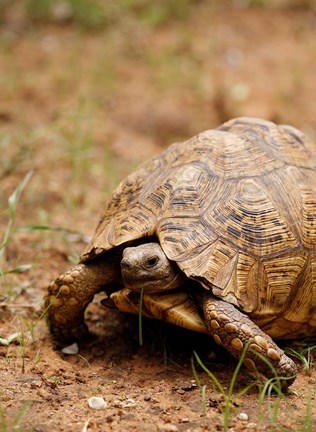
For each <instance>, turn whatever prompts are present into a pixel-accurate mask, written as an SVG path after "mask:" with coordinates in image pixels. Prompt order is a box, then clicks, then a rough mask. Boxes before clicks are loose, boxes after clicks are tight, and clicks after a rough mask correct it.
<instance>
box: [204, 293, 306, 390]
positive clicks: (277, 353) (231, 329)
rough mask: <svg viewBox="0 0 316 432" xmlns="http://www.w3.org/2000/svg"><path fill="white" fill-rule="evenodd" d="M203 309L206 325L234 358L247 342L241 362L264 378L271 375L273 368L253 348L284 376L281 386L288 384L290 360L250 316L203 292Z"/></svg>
mask: <svg viewBox="0 0 316 432" xmlns="http://www.w3.org/2000/svg"><path fill="white" fill-rule="evenodd" d="M203 312H204V318H205V323H206V326H207V328H208V330H209V332H210V333H211V334H212V336H213V337H214V340H215V342H216V343H218V344H220V345H222V346H223V347H224V348H225V349H226V350H227V351H228V352H229V353H230V354H232V355H233V356H234V357H235V358H237V359H238V358H240V356H241V355H242V353H243V350H244V348H245V347H247V346H248V349H247V352H246V355H245V359H244V364H245V365H246V366H247V367H248V368H249V369H252V370H257V371H258V372H259V373H262V374H263V375H264V376H266V377H267V378H272V377H274V373H273V370H271V368H270V367H269V366H268V365H267V364H266V363H265V362H264V361H263V360H262V359H260V358H259V356H258V355H256V352H258V353H260V355H261V356H263V357H264V358H266V360H267V361H268V362H269V363H270V364H272V366H273V367H274V368H275V370H276V373H277V376H280V377H284V378H286V381H285V383H284V387H288V386H289V385H291V384H292V383H293V382H294V380H295V378H296V374H297V368H296V365H295V363H294V362H293V360H291V359H290V358H289V357H287V356H286V354H285V353H284V351H282V350H281V349H280V348H279V347H278V346H277V345H276V344H275V343H274V342H273V340H272V339H271V338H270V336H268V335H267V334H265V333H264V332H263V331H262V330H261V329H260V328H259V327H258V326H257V325H256V324H255V323H254V322H253V321H251V320H250V318H249V317H248V316H247V315H245V314H243V313H241V312H240V311H239V310H238V309H237V308H236V307H235V306H234V305H232V304H230V303H227V302H225V301H223V300H220V299H218V298H215V297H214V296H212V295H211V294H210V293H205V294H204V298H203Z"/></svg>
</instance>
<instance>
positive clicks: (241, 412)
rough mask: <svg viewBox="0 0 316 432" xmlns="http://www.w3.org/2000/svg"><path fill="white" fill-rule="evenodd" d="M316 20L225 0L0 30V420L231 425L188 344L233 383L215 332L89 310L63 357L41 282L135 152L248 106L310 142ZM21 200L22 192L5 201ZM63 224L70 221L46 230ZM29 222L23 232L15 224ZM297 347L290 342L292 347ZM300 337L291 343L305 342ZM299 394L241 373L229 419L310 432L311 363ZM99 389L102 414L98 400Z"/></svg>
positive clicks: (68, 256)
mask: <svg viewBox="0 0 316 432" xmlns="http://www.w3.org/2000/svg"><path fill="white" fill-rule="evenodd" d="M315 36H316V17H315V14H314V13H313V12H312V11H310V10H306V9H304V8H298V9H295V8H294V9H277V8H260V7H258V8H256V7H254V8H250V9H248V8H241V7H235V8H233V7H225V6H222V7H219V6H216V5H215V4H213V3H212V6H211V5H210V4H209V3H208V2H196V4H195V6H194V7H193V8H192V9H191V10H190V14H189V16H188V17H186V18H181V19H179V18H177V19H174V20H168V21H166V22H165V23H163V24H162V25H157V26H154V25H150V24H148V23H146V22H143V21H142V22H140V21H138V19H137V17H135V15H133V14H126V16H124V17H123V18H122V21H121V22H119V23H117V25H112V26H109V27H107V28H105V29H104V30H98V31H96V32H88V33H85V32H83V31H81V30H80V29H79V30H78V29H77V28H76V27H75V26H73V25H71V24H67V25H59V24H47V25H39V26H32V25H28V24H27V23H25V21H24V20H23V17H22V18H21V16H19V14H17V15H15V14H13V15H12V16H10V17H9V18H8V19H7V21H5V23H3V24H2V27H1V29H0V50H1V55H0V76H1V82H2V84H3V88H2V89H1V92H2V97H1V98H0V127H1V140H0V149H1V150H2V156H1V160H0V178H1V191H0V200H1V211H0V226H1V231H2V232H3V233H5V231H6V229H7V227H8V226H9V223H10V222H9V220H10V212H9V206H8V202H7V200H8V197H9V196H10V194H12V192H13V191H14V190H15V188H16V187H17V186H18V185H19V184H21V181H22V179H23V178H24V177H25V175H26V174H27V173H28V172H30V171H32V176H31V178H30V180H29V182H28V184H27V185H26V186H25V188H24V191H23V193H22V195H21V197H20V200H19V203H18V205H17V207H16V209H15V208H11V216H12V215H13V214H14V216H15V220H14V223H13V227H14V230H12V231H11V233H10V234H11V235H10V238H9V241H8V243H7V245H6V247H5V249H4V252H3V253H2V256H1V266H2V268H3V270H4V271H5V272H8V271H10V270H12V269H16V268H17V267H19V266H21V265H28V266H30V267H29V269H28V270H26V269H25V268H24V271H23V272H20V273H12V274H10V273H9V274H6V275H4V276H3V277H2V279H1V292H0V294H1V297H0V306H1V308H0V323H1V334H0V336H1V337H3V338H8V336H9V335H12V334H14V333H16V332H20V334H21V335H22V338H21V337H20V341H13V342H12V343H10V344H9V345H8V346H5V345H0V370H1V379H2V383H1V390H0V396H1V411H0V424H1V431H13V430H24V431H36V432H46V431H75V432H77V431H78V432H79V431H85V430H86V431H94V432H98V431H123V430H128V431H166V432H168V431H170V432H173V431H188V432H189V431H192V432H193V431H196V432H198V431H199V432H200V431H204V430H210V431H216V430H218V431H221V430H223V421H224V414H223V409H224V408H225V400H224V398H223V396H221V395H220V393H219V391H218V389H216V388H215V387H214V384H212V381H211V380H210V379H209V378H208V377H207V375H206V374H205V373H204V372H203V371H202V370H201V369H199V368H198V369H197V371H198V375H199V378H200V380H201V384H202V385H204V384H205V385H206V398H205V400H206V412H205V413H204V412H203V403H202V398H201V394H200V390H199V388H198V386H197V384H196V381H195V379H194V375H193V372H192V365H191V358H192V353H193V351H194V350H196V352H198V353H199V355H200V356H201V358H202V360H203V362H204V363H205V364H206V365H207V366H208V367H209V368H210V369H211V370H212V372H213V373H215V375H216V377H217V378H218V379H219V381H220V382H221V383H222V386H223V388H224V389H225V391H226V392H227V391H228V387H229V384H230V381H231V378H232V374H233V371H234V368H235V366H236V363H235V361H234V360H233V359H231V358H230V357H229V356H228V355H227V353H225V352H223V351H221V350H220V349H219V348H218V346H216V345H215V344H214V342H213V341H212V340H210V338H208V337H206V336H200V335H196V334H192V333H191V332H189V331H185V330H181V329H177V328H174V327H172V326H168V325H165V324H162V323H158V322H153V321H150V320H144V322H143V329H144V335H143V337H144V343H143V345H142V346H140V344H139V339H138V318H137V317H133V316H126V315H124V314H122V313H119V312H116V311H108V310H106V309H104V308H103V307H102V306H100V305H99V303H98V301H97V300H96V301H95V303H93V304H92V305H91V306H90V307H89V311H88V314H87V319H88V322H89V325H90V327H91V330H92V331H93V332H94V333H95V335H96V337H95V339H94V340H92V341H90V342H89V343H85V344H83V343H82V344H80V346H79V348H80V350H79V354H77V355H66V354H63V353H62V352H61V351H60V349H57V348H56V347H55V346H54V344H53V343H52V340H51V338H50V335H49V332H48V329H47V327H46V324H45V321H44V320H41V321H40V322H37V318H38V317H39V316H40V314H41V305H42V299H43V296H44V295H45V292H46V286H47V285H48V284H49V282H50V281H51V280H52V279H54V278H55V277H56V276H57V275H58V274H60V273H61V272H63V271H64V270H65V269H67V268H69V267H70V266H71V261H72V260H74V259H76V257H77V256H78V254H80V252H81V250H82V249H83V247H84V246H85V240H86V238H85V236H88V237H89V236H91V235H92V234H93V230H94V227H95V225H96V223H97V221H98V218H99V216H100V213H101V211H102V207H103V203H104V202H105V199H106V196H107V195H108V194H109V192H110V191H111V190H112V189H113V187H114V186H115V185H116V184H117V183H118V181H119V180H120V179H122V178H123V177H124V176H125V175H126V174H127V173H129V172H131V171H132V170H133V169H134V168H135V167H136V166H137V165H138V164H139V163H140V162H142V161H144V160H146V159H148V158H149V157H151V156H153V155H155V154H158V153H159V152H160V151H161V150H162V149H163V148H165V147H166V146H167V145H168V144H170V143H171V142H173V141H175V140H179V139H184V138H188V137H190V136H191V135H193V134H195V133H197V132H199V131H201V130H203V129H207V128H212V127H215V126H217V125H218V124H220V123H221V122H223V121H225V120H227V119H229V118H231V117H236V116H240V115H251V116H258V117H264V118H266V119H270V120H273V121H276V122H280V123H290V124H293V125H295V126H296V127H299V128H301V129H302V130H304V131H305V132H306V133H308V134H309V135H310V136H312V137H314V138H315V137H316V129H315V116H316V105H315V97H314V95H315V94H316V80H315V76H316V62H315V52H316V37H315ZM11 204H12V203H11ZM38 225H41V226H47V227H64V228H66V229H67V230H69V232H70V231H71V232H75V233H76V235H70V234H69V232H59V231H54V230H52V229H50V230H36V229H35V228H36V226H38ZM25 226H29V227H30V226H31V228H29V230H25V229H24V230H21V227H25ZM288 345H289V344H288ZM290 346H292V347H293V346H294V347H297V343H296V342H292V343H291V344H290ZM297 364H298V366H299V368H300V372H299V375H298V378H297V380H296V382H295V383H294V385H293V386H292V389H293V392H292V393H291V394H289V395H287V396H286V397H284V398H277V397H276V396H271V397H270V398H268V397H266V398H265V400H264V402H263V404H262V408H261V406H260V403H259V399H258V390H257V387H256V386H254V387H252V388H251V389H250V390H249V391H248V393H247V394H245V395H243V396H240V395H238V392H240V391H241V390H242V389H244V388H245V387H246V386H247V385H248V384H250V383H252V382H254V381H253V379H252V378H251V377H249V375H248V374H247V373H246V372H245V371H244V370H242V371H241V372H240V374H239V376H238V379H237V383H236V386H235V391H234V394H233V397H232V403H231V409H230V418H229V426H228V428H229V430H231V431H241V430H254V431H257V430H258V431H274V430H275V431H279V430H283V431H312V430H315V428H316V423H315V418H316V411H315V399H316V391H315V380H316V374H315V369H314V368H313V366H312V369H311V372H310V373H309V374H307V373H305V372H304V371H303V367H302V364H301V363H299V362H298V363H297ZM92 396H101V397H103V398H104V400H105V401H106V404H107V405H106V407H105V408H104V409H103V410H99V411H97V410H92V409H90V408H89V407H88V399H89V398H90V397H92Z"/></svg>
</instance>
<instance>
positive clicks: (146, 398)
mask: <svg viewBox="0 0 316 432" xmlns="http://www.w3.org/2000/svg"><path fill="white" fill-rule="evenodd" d="M150 399H151V395H150V394H149V393H146V394H145V395H144V401H150Z"/></svg>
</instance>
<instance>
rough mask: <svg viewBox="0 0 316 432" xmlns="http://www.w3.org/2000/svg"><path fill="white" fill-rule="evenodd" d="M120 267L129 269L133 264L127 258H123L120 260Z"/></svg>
mask: <svg viewBox="0 0 316 432" xmlns="http://www.w3.org/2000/svg"><path fill="white" fill-rule="evenodd" d="M121 267H122V268H123V269H127V270H128V269H130V268H132V267H133V264H132V263H131V262H130V261H129V260H128V259H127V258H123V259H122V261H121Z"/></svg>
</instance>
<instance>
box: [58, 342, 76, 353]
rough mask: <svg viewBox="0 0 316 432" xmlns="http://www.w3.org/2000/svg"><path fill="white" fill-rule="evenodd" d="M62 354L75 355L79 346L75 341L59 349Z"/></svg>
mask: <svg viewBox="0 0 316 432" xmlns="http://www.w3.org/2000/svg"><path fill="white" fill-rule="evenodd" d="M61 351H62V352H63V353H64V354H68V355H75V354H78V352H79V347H78V344H77V343H73V344H71V345H68V346H66V347H65V348H63V349H62V350H61Z"/></svg>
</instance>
